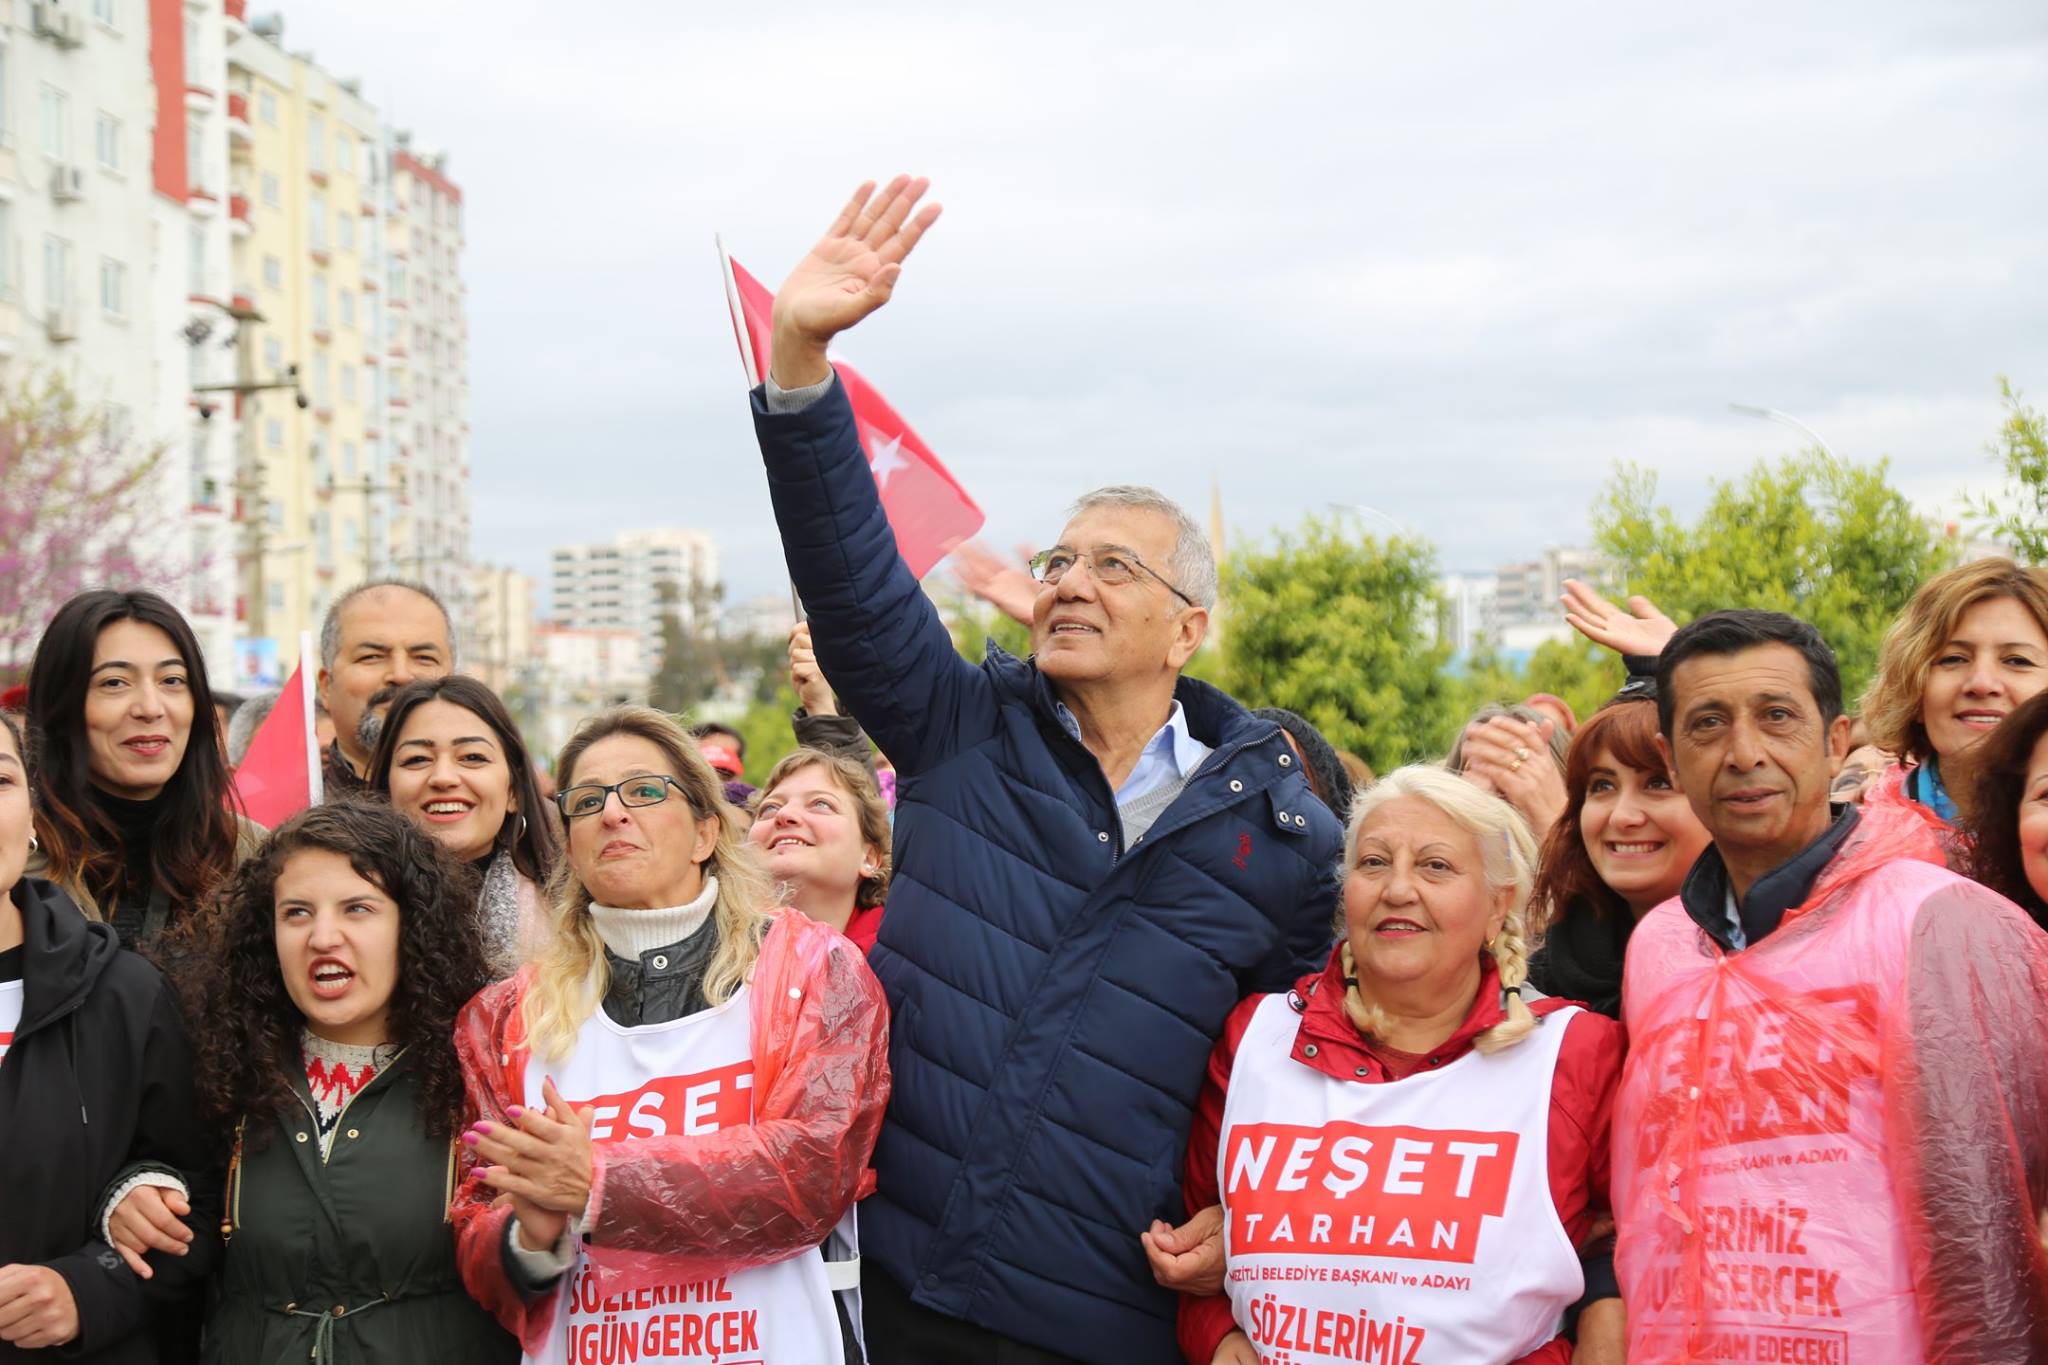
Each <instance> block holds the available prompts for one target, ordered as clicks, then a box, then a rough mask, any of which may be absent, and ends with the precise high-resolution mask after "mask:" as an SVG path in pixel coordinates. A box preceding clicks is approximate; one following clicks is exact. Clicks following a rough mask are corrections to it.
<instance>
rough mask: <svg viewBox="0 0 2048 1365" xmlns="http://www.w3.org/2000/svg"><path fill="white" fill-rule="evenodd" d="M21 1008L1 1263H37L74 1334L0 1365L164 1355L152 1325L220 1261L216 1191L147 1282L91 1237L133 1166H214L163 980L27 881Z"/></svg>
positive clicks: (1, 1107)
mask: <svg viewBox="0 0 2048 1365" xmlns="http://www.w3.org/2000/svg"><path fill="white" fill-rule="evenodd" d="M14 903H15V905H16V906H17V907H18V908H19V909H20V911H21V918H22V936H23V942H22V947H23V950H24V952H23V959H22V1013H21V1023H20V1025H19V1027H17V1028H16V1030H15V1034H14V1043H13V1045H12V1047H10V1048H9V1050H8V1053H7V1058H6V1060H5V1061H4V1062H0V1265H8V1264H17V1263H19V1264H29V1265H46V1266H49V1267H50V1268H51V1269H53V1270H55V1271H56V1272H57V1273H58V1274H60V1275H62V1276H63V1277H64V1281H65V1283H66V1284H68V1285H69V1286H70V1287H71V1295H72V1297H73V1298H74V1299H75V1300H76V1301H77V1303H78V1319H79V1335H78V1337H77V1338H76V1339H75V1340H74V1341H72V1342H71V1343H70V1345H69V1346H67V1347H63V1348H60V1349H58V1350H56V1351H23V1350H17V1349H16V1348H14V1347H12V1346H9V1345H7V1344H6V1343H4V1342H0V1362H14V1361H21V1362H45V1361H49V1360H52V1359H54V1358H57V1357H59V1356H61V1357H63V1358H65V1359H70V1360H87V1361H93V1362H106V1363H107V1365H114V1363H115V1362H119V1363H120V1365H129V1363H130V1362H133V1363H134V1365H150V1363H151V1362H155V1361H157V1360H159V1359H160V1358H163V1357H160V1355H159V1352H158V1347H157V1343H156V1340H155V1333H154V1331H153V1327H154V1325H155V1319H156V1318H157V1317H158V1316H160V1315H162V1314H164V1313H165V1311H166V1310H167V1309H174V1308H176V1307H179V1306H182V1305H183V1304H184V1303H185V1302H186V1301H188V1300H189V1299H190V1298H191V1297H192V1296H193V1295H195V1294H196V1293H198V1291H199V1286H200V1285H202V1284H203V1283H204V1282H205V1279H206V1277H207V1275H208V1274H209V1273H210V1272H211V1271H212V1268H213V1265H214V1263H215V1261H216V1259H217V1257H218V1252H219V1246H220V1243H219V1237H218V1234H217V1227H218V1222H219V1202H218V1198H217V1191H209V1190H207V1189H204V1188H195V1189H194V1190H193V1191H192V1195H193V1198H192V1207H193V1212H192V1216H191V1217H190V1218H189V1219H187V1222H188V1223H189V1224H190V1225H191V1227H192V1229H193V1231H194V1233H196V1234H197V1235H196V1236H195V1238H194V1239H193V1242H192V1245H191V1248H190V1249H189V1250H188V1251H187V1253H186V1254H185V1255H184V1256H168V1255H164V1254H161V1253H156V1252H152V1253H151V1254H150V1256H149V1257H148V1260H149V1264H150V1267H151V1269H153V1270H154V1271H155V1272H156V1275H155V1278H154V1279H151V1280H148V1281H143V1280H141V1279H138V1278H137V1277H136V1275H135V1274H134V1272H133V1271H131V1270H129V1269H128V1266H127V1263H126V1262H124V1261H123V1260H122V1259H121V1258H120V1257H119V1256H118V1255H116V1254H115V1253H114V1251H113V1249H112V1248H111V1247H109V1246H107V1245H106V1243H104V1242H102V1241H100V1240H99V1228H98V1224H97V1214H98V1205H99V1199H100V1194H101V1192H102V1191H103V1190H105V1189H106V1187H107V1185H108V1183H109V1182H110V1181H112V1180H113V1179H114V1178H115V1177H116V1176H117V1175H119V1174H120V1173H121V1172H123V1171H125V1170H127V1169H129V1168H130V1167H131V1166H133V1165H135V1164H137V1163H142V1162H147V1163H151V1164H162V1165H166V1166H170V1167H172V1168H175V1169H177V1170H182V1171H203V1170H206V1169H207V1168H208V1167H209V1166H210V1165H211V1156H212V1153H211V1151H210V1143H209V1141H208V1139H207V1135H206V1132H205V1130H204V1129H203V1127H202V1126H201V1124H200V1122H199V1117H198V1113H197V1107H196V1104H195V1101H194V1095H193V1087H192V1056H191V1052H190V1050H189V1049H188V1048H187V1047H186V1043H185V1030H184V1026H183V1024H182V1023H181V1022H180V1019H179V1015H178V1007H177V1002H176V1000H175V999H174V998H173V996H172V994H171V990H170V987H169V986H168V985H167V984H166V983H165V981H164V979H163V977H162V976H161V975H160V974H159V973H158V972H157V970H156V968H155V967H152V966H151V965H150V964H149V963H147V962H145V961H143V960H142V959H141V958H139V957H137V956H136V955H135V954H133V953H130V952H125V951H123V950H122V949H121V948H120V946H119V945H118V943H117V941H116V938H115V934H114V930H113V928H112V926H110V925H106V924H99V923H94V922H91V921H88V920H87V919H86V918H85V917H84V916H83V915H81V914H80V913H79V911H78V908H77V907H76V906H75V905H73V904H72V903H71V902H70V900H68V899H67V898H66V897H65V895H64V893H63V892H61V891H59V890H58V889H57V888H56V887H54V886H52V885H51V884H50V883H48V882H45V881H38V880H36V879H34V878H23V879H22V881H21V882H20V883H19V884H17V885H16V886H15V888H14Z"/></svg>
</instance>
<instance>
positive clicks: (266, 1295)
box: [117, 801, 519, 1365]
mask: <svg viewBox="0 0 2048 1365" xmlns="http://www.w3.org/2000/svg"><path fill="white" fill-rule="evenodd" d="M188 939H189V940H190V942H187V941H186V940H188ZM179 940H180V941H179V942H177V943H176V944H174V954H173V955H174V957H175V960H176V961H177V962H178V963H179V964H180V974H181V980H180V982H179V986H180V990H181V994H182V995H183V997H184V999H185V1000H186V1002H187V1004H188V1006H189V1007H190V1008H191V1010H192V1012H193V1014H194V1022H195V1032H194V1038H193V1042H194V1047H195V1050H196V1052H197V1054H198V1067H197V1075H198V1085H199V1098H200V1105H201V1111H202V1113H203V1114H204V1116H205V1117H206V1118H207V1119H209V1120H210V1121H211V1123H212V1125H213V1129H214V1133H215V1140H216V1142H217V1144H218V1149H217V1150H218V1151H219V1153H220V1154H221V1156H222V1157H223V1158H224V1159H227V1161H228V1181H227V1190H226V1207H225V1209H224V1211H223V1214H222V1218H221V1225H220V1226H221V1232H222V1234H223V1235H224V1236H225V1237H226V1238H227V1239H228V1243H227V1251H226V1256H225V1260H224V1264H223V1268H222V1273H221V1281H220V1299H219V1302H218V1304H217V1305H216V1306H215V1308H214V1309H213V1311H212V1313H211V1315H210V1316H209V1318H208V1320H207V1326H206V1335H205V1345H204V1349H203V1356H202V1359H203V1360H205V1361H207V1362H218V1365H228V1363H229V1362H236V1363H238V1365H239V1362H244V1361H276V1360H307V1359H313V1360H318V1361H319V1362H321V1365H366V1363H367V1362H375V1361H387V1360H420V1361H426V1360H432V1361H436V1362H442V1361H448V1362H459V1363H466V1362H506V1361H510V1360H513V1359H516V1358H517V1356H518V1354H519V1348H518V1345H517V1344H516V1343H515V1342H514V1341H513V1340H512V1338H511V1337H509V1336H508V1335H506V1334H505V1333H504V1332H503V1331H501V1330H499V1328H498V1327H497V1325H496V1324H495V1323H493V1322H492V1321H491V1319H490V1316H489V1315H488V1314H486V1313H485V1312H484V1311H483V1310H482V1309H481V1308H479V1307H478V1306H477V1305H476V1303H475V1301H474V1300H472V1299H471V1298H470V1297H469V1296H468V1294H466V1293H465V1292H463V1288H462V1283H461V1280H460V1278H459V1276H458V1274H457V1271H456V1263H455V1233H454V1228H453V1226H452V1224H451V1223H450V1221H449V1218H450V1208H451V1205H452V1203H453V1200H454V1195H455V1180H456V1169H457V1162H456V1153H457V1150H458V1149H457V1146H456V1135H457V1133H458V1131H459V1130H460V1127H461V1123H462V1111H463V1102H464V1101H463V1093H464V1092H463V1079H462V1069H461V1064H460V1062H459V1061H458V1059H457V1057H456V1052H455V1040H454V1031H455V1017H456V1015H457V1013H458V1012H459V1011H460V1010H461V1008H462V1006H463V1005H464V1003H465V1002H467V1001H468V999H469V998H470V997H471V996H472V995H473V994H475V993H476V992H477V991H478V990H479V989H481V988H482V986H483V985H484V983H485V982H486V981H487V980H488V979H489V974H488V971H487V969H486V967H485V963H484V955H483V949H482V945H481V943H480V941H479V938H478V935H477V933H476V928H475V908H474V905H473V903H472V902H471V900H470V896H469V884H468V881H467V879H466V878H464V877H463V876H462V875H461V871H460V869H459V868H458V867H457V866H456V865H455V864H454V863H453V862H452V861H451V860H450V859H449V857H448V855H447V854H446V852H445V851H443V849H442V848H441V846H440V845H439V844H437V843H436V842H435V841H434V840H433V839H431V838H429V837H428V836H427V835H426V834H425V833H423V832H422V831H421V830H420V829H419V828H418V826H416V825H414V824H413V823H412V822H411V821H409V820H407V819H406V818H405V817H404V816H402V815H400V814H398V813H397V812H396V811H393V810H391V809H390V808H389V807H386V806H381V805H371V804H368V803H366V802H361V801H342V802H338V803H336V804H333V805H327V806H316V807H314V808H313V809H311V810H308V811H305V812H302V813H301V814H299V815H295V816H293V817H292V818H291V819H290V820H287V821H286V822H285V823H284V824H283V825H281V826H279V827H278V829H277V832H276V833H274V834H272V835H271V836H270V838H269V839H268V840H267V841H266V842H265V843H264V845H263V847H262V849H261V850H260V851H259V852H258V854H257V856H256V857H254V858H253V859H251V860H250V861H249V862H248V863H246V864H244V865H243V866H242V868H241V869H240V871H239V872H237V873H236V875H235V877H234V879H233V881H232V882H231V883H229V885H228V886H227V888H226V889H225V890H224V891H223V892H222V894H221V896H220V898H219V900H218V901H217V902H215V904H214V905H213V906H211V907H209V909H208V910H207V911H206V913H205V914H204V915H202V916H200V917H199V918H198V919H197V920H195V921H193V922H191V923H190V924H189V925H188V926H186V927H185V928H183V929H182V930H181V931H180V936H179ZM230 1153H232V1156H230V1155H229V1154H230ZM118 1240H119V1239H118V1237H117V1241H118Z"/></svg>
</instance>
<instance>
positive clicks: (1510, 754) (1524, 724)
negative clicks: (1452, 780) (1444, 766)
mask: <svg viewBox="0 0 2048 1365" xmlns="http://www.w3.org/2000/svg"><path fill="white" fill-rule="evenodd" d="M1556 731H1557V723H1556V722H1555V721H1553V720H1550V719H1549V718H1547V717H1546V718H1544V719H1543V720H1540V721H1530V720H1524V719H1522V718H1520V717H1518V716H1491V717H1488V718H1486V719H1484V720H1475V721H1473V722H1472V724H1470V725H1468V726H1466V727H1465V733H1464V736H1463V737H1462V738H1461V739H1460V740H1459V742H1458V750H1459V755H1460V763H1459V767H1458V771H1459V772H1460V773H1461V774H1462V775H1463V776H1464V778H1465V780H1466V781H1468V782H1471V783H1472V784H1474V785H1475V786H1477V787H1479V788H1480V789H1481V790H1482V791H1490V792H1492V793H1493V794H1494V795H1496V796H1498V797H1500V798H1501V799H1502V800H1504V801H1506V802H1507V803H1508V804H1509V805H1511V806H1513V807H1514V808H1515V809H1516V810H1518V811H1520V812H1521V813H1522V818H1523V819H1525V820H1527V821H1528V822H1529V828H1530V829H1531V830H1533V831H1535V832H1536V833H1537V834H1539V835H1540V834H1542V833H1543V832H1544V831H1545V830H1547V829H1549V828H1550V827H1551V826H1552V825H1554V824H1556V823H1557V817H1558V816H1560V815H1562V814H1564V809H1565V789H1564V773H1563V772H1562V771H1561V770H1560V769H1559V768H1558V765H1557V763H1556V761H1555V760H1554V759H1553V758H1552V756H1551V753H1552V750H1551V746H1552V736H1553V735H1555V734H1556Z"/></svg>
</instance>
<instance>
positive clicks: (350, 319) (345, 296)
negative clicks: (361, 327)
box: [334, 289, 356, 327]
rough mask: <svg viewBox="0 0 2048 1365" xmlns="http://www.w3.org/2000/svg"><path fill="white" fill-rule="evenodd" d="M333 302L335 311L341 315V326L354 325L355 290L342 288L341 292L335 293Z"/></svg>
mask: <svg viewBox="0 0 2048 1365" xmlns="http://www.w3.org/2000/svg"><path fill="white" fill-rule="evenodd" d="M334 303H335V310H336V311H337V312H338V313H339V314H340V316H341V325H342V326H344V327H353V326H355V325H356V295H355V291H354V290H353V289H344V290H342V291H341V292H340V293H339V294H337V295H336V296H335V299H334Z"/></svg>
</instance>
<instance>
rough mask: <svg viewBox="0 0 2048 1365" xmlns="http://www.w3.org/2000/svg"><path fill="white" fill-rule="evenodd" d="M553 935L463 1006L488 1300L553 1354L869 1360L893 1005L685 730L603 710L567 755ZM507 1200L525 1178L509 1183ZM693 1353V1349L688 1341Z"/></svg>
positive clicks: (467, 1198)
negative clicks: (801, 897) (658, 1344)
mask: <svg viewBox="0 0 2048 1365" xmlns="http://www.w3.org/2000/svg"><path fill="white" fill-rule="evenodd" d="M555 771H556V773H557V774H558V775H559V778H560V781H561V784H562V786H561V791H560V793H559V794H558V796H557V797H556V801H557V804H558V805H559V806H560V808H561V811H562V814H563V816H564V817H565V820H566V823H567V827H568V851H567V856H566V860H565V865H564V868H563V871H562V873H561V874H560V875H558V876H557V878H556V880H555V885H554V891H555V906H554V923H553V929H554V933H553V935H552V937H551V939H550V941H549V943H548V946H547V947H546V949H545V950H544V951H542V952H541V953H540V955H539V956H538V957H536V958H535V960H534V961H533V962H532V963H530V964H529V965H528V966H527V967H526V968H524V969H522V970H521V971H520V973H519V974H518V975H517V976H516V977H514V978H513V979H511V980H510V981H504V982H500V983H498V984H497V985H495V986H492V987H490V988H488V989H487V990H485V991H484V992H482V993H481V994H480V995H478V996H477V998H476V999H475V1000H474V1001H472V1002H471V1003H470V1005H469V1007H468V1008H467V1009H465V1010H464V1011H463V1014H462V1018H461V1020H460V1021H459V1022H458V1025H457V1029H456V1043H457V1047H458V1048H459V1049H460V1051H461V1053H462V1059H463V1070H464V1074H465V1078H466V1080H467V1083H468V1089H469V1103H470V1109H471V1113H472V1115H473V1116H474V1118H475V1119H476V1122H475V1123H474V1124H473V1125H472V1126H471V1128H470V1130H469V1132H468V1133H467V1134H466V1135H465V1141H466V1142H467V1143H468V1144H469V1146H470V1149H471V1150H472V1152H473V1153H474V1154H475V1157H476V1160H477V1162H478V1165H477V1167H476V1169H475V1171H474V1177H475V1178H474V1179H472V1180H470V1181H468V1182H466V1191H465V1194H464V1196H463V1198H462V1199H461V1201H459V1203H458V1205H457V1208H456V1211H455V1218H456V1224H457V1228H458V1236H459V1238H460V1245H461V1254H462V1263H463V1278H464V1280H465V1282H466V1283H467V1284H468V1285H469V1288H470V1292H471V1293H472V1294H474V1295H475V1296H476V1297H477V1299H478V1300H479V1301H480V1302H482V1303H483V1304H484V1305H485V1306H486V1307H488V1308H490V1309H491V1310H492V1311H493V1312H494V1313H496V1314H497V1316H498V1320H499V1321H500V1322H502V1323H504V1324H505V1326H507V1327H508V1328H511V1329H512V1330H514V1331H516V1332H517V1333H519V1335H520V1337H521V1339H522V1341H523V1342H524V1343H525V1346H526V1358H527V1359H528V1360H529V1361H536V1362H549V1363H550V1365H553V1363H554V1362H568V1361H572V1360H592V1359H596V1358H598V1357H599V1356H600V1355H606V1356H609V1354H611V1353H612V1347H613V1346H614V1345H615V1344H616V1343H617V1341H618V1340H621V1339H625V1340H635V1341H639V1342H640V1343H642V1345H641V1348H640V1358H641V1359H643V1360H646V1359H655V1358H663V1359H665V1358H668V1357H667V1356H659V1357H657V1356H656V1355H655V1354H652V1353H650V1351H649V1350H648V1349H647V1347H646V1345H645V1343H647V1342H652V1341H669V1342H675V1343H683V1342H692V1343H695V1345H694V1347H693V1353H694V1352H702V1353H705V1354H722V1355H732V1354H734V1353H737V1354H739V1355H741V1356H743V1357H748V1358H753V1357H760V1358H765V1359H768V1360H803V1361H826V1360H833V1359H839V1358H841V1357H842V1355H843V1356H844V1358H846V1359H849V1360H854V1359H858V1358H859V1346H858V1324H859V1321H860V1316H859V1311H860V1310H859V1305H858V1302H857V1300H856V1299H855V1298H854V1293H855V1292H856V1286H857V1285H858V1281H859V1263H858V1260H857V1259H854V1260H846V1259H838V1258H835V1259H834V1260H833V1261H832V1262H831V1263H830V1266H829V1268H828V1261H827V1258H826V1256H825V1254H824V1253H823V1251H822V1250H821V1244H822V1243H824V1242H825V1241H826V1238H827V1237H828V1235H831V1234H833V1233H834V1232H835V1230H840V1231H841V1232H842V1235H841V1236H839V1237H835V1238H834V1239H833V1241H834V1247H835V1248H839V1247H845V1248H847V1249H848V1250H850V1249H851V1248H852V1246H853V1239H852V1236H851V1227H852V1220H851V1217H850V1211H851V1209H852V1206H853V1202H854V1199H855V1198H856V1197H857V1196H858V1195H859V1194H862V1193H865V1192H866V1190H867V1189H871V1188H872V1187H873V1186H872V1179H871V1177H869V1176H868V1174H867V1162H868V1157H869V1154H870V1153H871V1152H872V1150H873V1147H874V1141H875V1135H876V1133H877V1131H878V1130H879V1129H880V1127H881V1121H882V1110H883V1108H884V1106H885V1105H886V1104H887V1101H888V1093H889V1068H888V1044H887V1038H888V1024H889V1015H888V1006H887V1004H886V1002H885V1001H884V1000H883V998H882V989H881V986H880V985H879V984H878V983H877V982H876V981H875V979H874V977H873V975H872V974H870V973H869V971H868V968H867V963H866V961H865V959H863V958H862V956H861V954H860V951H859V950H858V949H856V948H855V947H854V946H853V945H852V944H851V943H849V942H847V941H846V940H845V939H844V938H841V937H840V936H839V935H838V934H836V933H834V932H833V931H832V930H831V929H830V928H829V927H827V926H825V925H823V924H819V923H817V922H815V921H813V920H811V919H809V918H807V917H806V916H804V915H803V914H801V913H799V912H796V911H793V910H786V909H785V910H781V911H772V910H771V909H770V908H769V907H770V905H771V901H770V891H769V886H768V882H767V878H766V876H765V875H764V873H763V872H762V870H761V869H760V868H759V867H758V866H756V865H755V863H754V861H753V859H752V858H751V857H750V856H749V854H748V852H747V849H746V846H745V844H744V842H743V840H742V838H741V831H740V825H739V816H738V812H737V811H735V810H734V809H733V808H732V807H731V806H730V805H728V804H727V803H726V802H725V801H724V799H723V793H722V791H721V788H720V784H719V780H718V777H717V775H716V774H715V773H714V772H712V770H711V766H710V764H709V763H707V762H706V761H705V759H704V758H703V756H702V755H701V754H699V753H698V751H697V745H696V742H695V741H694V740H693V739H691V738H690V737H689V736H688V735H686V734H685V733H684V732H683V730H682V729H681V727H679V726H678V725H677V724H676V723H675V722H674V721H672V720H670V719H669V718H668V717H667V716H664V715H662V714H660V713H659V712H656V711H651V710H648V709H647V708H645V707H619V708H616V709H614V710H611V711H607V712H605V713H604V714H602V715H600V716H597V717H595V718H594V719H592V720H590V721H587V722H585V724H584V725H583V726H582V728H580V729H579V730H578V731H577V732H576V735H575V736H574V738H572V739H571V740H570V741H569V743H568V745H567V747H565V748H564V749H563V751H562V756H561V760H560V761H559V762H558V763H557V764H556V767H555ZM500 1195H504V1196H509V1199H508V1200H501V1199H500V1198H499V1196H500ZM678 1349H680V1347H678Z"/></svg>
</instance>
